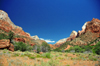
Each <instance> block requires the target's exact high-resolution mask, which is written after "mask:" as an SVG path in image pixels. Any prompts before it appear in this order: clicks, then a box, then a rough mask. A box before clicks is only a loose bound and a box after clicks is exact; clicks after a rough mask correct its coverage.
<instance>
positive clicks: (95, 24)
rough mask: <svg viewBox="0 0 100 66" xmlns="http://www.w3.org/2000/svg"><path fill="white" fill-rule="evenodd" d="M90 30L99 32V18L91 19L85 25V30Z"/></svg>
mask: <svg viewBox="0 0 100 66" xmlns="http://www.w3.org/2000/svg"><path fill="white" fill-rule="evenodd" d="M87 31H91V32H92V33H100V20H99V19H94V18H93V19H92V21H89V22H88V23H87V25H86V31H85V32H87Z"/></svg>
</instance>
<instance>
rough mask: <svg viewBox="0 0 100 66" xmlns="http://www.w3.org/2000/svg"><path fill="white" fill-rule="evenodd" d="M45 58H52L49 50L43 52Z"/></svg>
mask: <svg viewBox="0 0 100 66" xmlns="http://www.w3.org/2000/svg"><path fill="white" fill-rule="evenodd" d="M42 57H43V58H51V54H50V53H49V52H47V53H44V54H42Z"/></svg>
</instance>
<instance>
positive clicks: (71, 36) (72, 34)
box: [67, 31, 77, 41]
mask: <svg viewBox="0 0 100 66" xmlns="http://www.w3.org/2000/svg"><path fill="white" fill-rule="evenodd" d="M76 36H77V32H76V31H72V33H71V34H70V37H69V38H68V39H67V41H71V40H73V39H75V38H76Z"/></svg>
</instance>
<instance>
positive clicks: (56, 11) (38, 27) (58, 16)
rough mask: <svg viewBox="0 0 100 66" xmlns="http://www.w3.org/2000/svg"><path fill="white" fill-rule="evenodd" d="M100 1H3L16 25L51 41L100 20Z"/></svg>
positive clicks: (32, 34)
mask: <svg viewBox="0 0 100 66" xmlns="http://www.w3.org/2000/svg"><path fill="white" fill-rule="evenodd" d="M99 3H100V1H99V0H0V10H4V11H6V12H7V13H8V15H9V17H10V19H11V20H12V22H13V23H14V24H15V25H18V26H20V27H22V28H23V30H24V31H25V32H28V33H30V34H31V36H34V35H38V36H39V38H41V39H42V40H43V39H44V40H46V41H47V42H48V43H49V44H54V43H56V42H57V41H58V40H60V39H63V38H67V37H69V36H70V33H71V32H72V31H73V30H75V31H78V30H81V27H82V25H83V24H84V23H85V22H86V21H90V20H92V18H98V19H100V4H99Z"/></svg>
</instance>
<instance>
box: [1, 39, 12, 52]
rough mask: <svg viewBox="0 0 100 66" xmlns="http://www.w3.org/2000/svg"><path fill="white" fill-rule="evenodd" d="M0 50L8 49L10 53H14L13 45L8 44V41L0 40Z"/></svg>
mask: <svg viewBox="0 0 100 66" xmlns="http://www.w3.org/2000/svg"><path fill="white" fill-rule="evenodd" d="M0 49H8V50H10V51H14V45H13V44H11V43H10V40H8V39H2V40H0Z"/></svg>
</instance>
